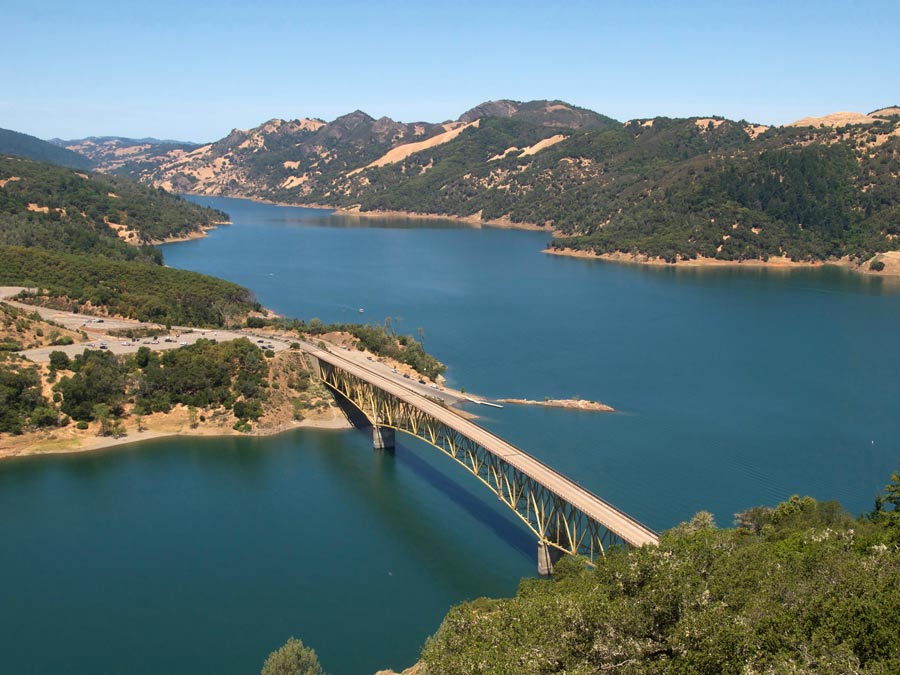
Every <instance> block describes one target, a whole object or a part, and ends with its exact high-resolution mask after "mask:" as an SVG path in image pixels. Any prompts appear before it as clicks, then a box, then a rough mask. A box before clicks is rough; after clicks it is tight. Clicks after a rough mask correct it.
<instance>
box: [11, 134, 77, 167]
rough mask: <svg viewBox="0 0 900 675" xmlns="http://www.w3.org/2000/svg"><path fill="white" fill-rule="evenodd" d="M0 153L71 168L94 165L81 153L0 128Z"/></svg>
mask: <svg viewBox="0 0 900 675" xmlns="http://www.w3.org/2000/svg"><path fill="white" fill-rule="evenodd" d="M0 155H10V156H13V157H25V158H26V159H33V160H36V161H38V162H49V163H51V164H56V165H57V166H66V167H69V168H71V169H91V168H93V166H94V163H93V162H92V161H91V160H90V159H89V158H88V157H86V156H84V155H82V154H79V153H77V152H72V151H71V150H67V149H66V148H60V147H58V146H56V145H54V144H53V143H49V142H47V141H42V140H41V139H40V138H37V137H35V136H29V135H28V134H22V133H19V132H18V131H11V130H9V129H0Z"/></svg>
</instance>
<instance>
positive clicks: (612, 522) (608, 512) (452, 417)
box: [304, 344, 659, 546]
mask: <svg viewBox="0 0 900 675" xmlns="http://www.w3.org/2000/svg"><path fill="white" fill-rule="evenodd" d="M304 349H306V350H308V351H309V352H310V353H311V354H313V355H314V356H316V357H317V358H319V359H321V360H322V361H325V362H327V363H330V364H332V365H334V366H336V367H338V368H342V369H344V370H346V371H347V372H349V373H351V374H353V375H355V376H356V377H359V378H361V379H363V380H366V381H367V382H369V383H371V384H373V385H375V386H377V387H379V388H381V389H383V390H384V391H386V392H388V393H389V394H392V395H393V396H396V397H397V398H399V399H401V400H403V401H405V402H407V403H410V404H411V405H414V406H416V407H417V408H419V409H420V410H422V411H424V412H426V413H427V414H429V415H431V416H432V417H434V418H436V419H438V420H440V421H441V422H442V423H443V424H446V425H447V426H449V427H452V428H453V429H456V430H457V431H458V432H460V433H461V434H463V435H464V436H466V437H468V438H469V439H471V440H473V441H475V442H476V443H478V444H479V445H481V446H482V447H483V448H485V449H487V450H488V451H490V452H491V453H493V454H494V455H496V456H498V457H500V458H502V459H503V461H505V462H507V463H508V464H510V465H511V466H513V467H515V468H516V469H518V470H519V471H521V472H522V473H524V474H525V475H527V476H529V477H531V478H533V479H534V480H536V481H537V482H539V483H540V484H541V485H543V486H544V487H545V488H547V489H548V490H550V491H551V492H553V493H554V494H556V495H557V496H559V497H561V498H562V499H564V500H565V501H567V502H568V503H569V504H571V505H572V506H574V507H575V508H577V509H579V510H580V511H581V512H582V513H584V514H585V515H587V516H589V517H590V518H592V519H594V520H595V521H597V522H599V523H602V524H603V525H604V527H606V528H607V529H608V530H610V531H612V532H615V533H616V534H617V535H618V536H620V537H621V538H622V539H624V540H625V541H626V542H628V543H629V544H632V545H633V546H643V545H644V544H658V543H659V537H658V535H657V534H656V533H655V532H654V531H653V530H651V529H650V528H648V527H646V526H644V525H642V524H641V523H639V522H638V521H636V520H634V519H633V518H631V517H630V516H629V515H628V514H626V513H623V512H622V511H620V510H619V509H617V508H616V507H614V506H613V505H612V504H609V503H608V502H606V501H604V500H603V499H601V498H600V497H598V496H597V495H595V494H593V493H592V492H590V491H588V490H586V489H584V488H583V487H581V486H580V485H578V484H577V483H575V482H573V481H572V480H570V479H569V478H566V477H565V476H564V475H562V474H561V473H559V472H557V471H555V470H553V469H552V468H550V467H549V466H547V465H546V464H544V463H543V462H541V461H540V460H538V459H536V458H534V457H532V456H531V455H529V454H528V453H526V452H524V451H523V450H520V449H519V448H517V447H515V446H514V445H511V444H510V443H508V442H506V441H505V440H503V439H502V438H500V437H499V436H497V435H495V434H492V433H491V432H490V431H488V430H487V429H484V428H482V427H480V426H478V425H477V424H474V423H473V422H470V421H469V420H466V419H463V418H462V417H460V416H459V415H457V414H455V413H454V412H452V411H450V410H447V409H446V408H444V407H442V406H440V405H438V404H437V403H435V402H433V401H430V400H428V399H427V398H424V397H423V396H422V395H420V394H419V393H417V392H416V391H413V390H412V389H411V388H410V386H409V385H408V384H406V383H404V382H397V381H395V380H393V379H390V378H388V377H385V376H384V375H382V374H381V373H379V372H377V371H376V369H375V368H372V367H370V365H369V364H365V365H363V364H360V363H357V362H356V361H354V360H351V359H349V358H347V357H346V356H345V355H344V354H343V353H342V354H336V353H334V352H332V351H326V350H323V349H319V348H317V347H314V346H313V345H309V344H305V345H304Z"/></svg>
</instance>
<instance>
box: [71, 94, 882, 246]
mask: <svg viewBox="0 0 900 675" xmlns="http://www.w3.org/2000/svg"><path fill="white" fill-rule="evenodd" d="M73 147H75V146H73ZM123 153H124V150H123ZM125 154H127V153H125ZM123 156H124V155H123ZM106 169H107V170H116V171H126V172H129V173H131V174H132V175H135V176H136V177H138V178H139V179H140V180H141V181H144V182H148V183H151V184H154V185H159V186H164V187H166V188H167V189H171V190H175V191H184V192H193V193H200V194H218V195H228V196H237V197H253V198H262V199H269V200H274V201H279V202H286V203H296V204H320V205H321V204H324V205H331V206H337V207H344V208H353V209H359V210H361V211H363V212H365V211H371V210H397V211H407V212H414V213H423V214H438V215H448V216H459V217H466V218H468V219H473V220H481V221H485V222H490V221H503V222H506V223H510V222H511V223H523V224H531V225H539V226H545V227H547V228H548V230H551V229H552V230H553V231H554V232H555V233H556V234H557V239H556V240H554V242H553V243H552V244H551V246H553V247H555V248H558V249H578V250H583V251H589V252H592V253H597V254H625V255H626V256H633V257H634V258H636V259H648V258H649V259H660V260H666V261H669V262H675V261H678V260H684V259H693V258H713V259H719V260H725V261H737V260H766V259H768V258H769V257H772V256H784V257H788V258H792V259H794V260H798V261H816V260H829V259H838V258H846V257H849V258H853V259H856V260H857V261H864V260H868V259H870V258H872V256H873V255H875V254H876V253H878V252H881V251H890V250H895V249H898V248H900V224H898V223H900V108H897V107H893V108H884V109H881V110H877V111H874V112H872V113H869V114H867V115H862V114H839V115H833V116H828V117H825V118H806V119H804V120H800V121H798V122H796V123H794V124H793V125H788V126H784V127H773V128H767V127H765V126H761V125H755V124H750V123H748V122H745V121H737V122H736V121H731V120H726V119H722V118H716V117H712V118H709V117H704V118H688V119H669V118H665V117H657V118H653V119H645V120H632V121H631V122H628V123H626V124H621V123H619V122H617V121H615V120H613V119H610V118H608V117H604V116H603V115H599V114H597V113H595V112H592V111H589V110H585V109H582V108H577V107H575V106H572V105H570V104H567V103H564V102H562V101H531V102H527V103H521V102H517V101H489V102H487V103H484V104H481V105H479V106H476V107H475V108H472V109H471V110H469V111H467V112H465V113H463V115H461V116H460V117H459V119H457V120H456V121H452V122H444V123H441V124H429V123H413V124H404V123H400V122H395V121H393V120H390V119H388V118H382V119H379V120H375V119H373V118H371V117H369V116H368V115H366V114H365V113H362V112H360V111H356V112H354V113H350V114H349V115H344V116H342V117H339V118H338V119H336V120H334V121H333V122H330V123H326V122H324V121H321V120H312V119H301V120H292V121H284V120H271V121H269V122H267V123H265V124H264V125H261V126H259V127H257V128H255V129H251V130H248V131H241V130H235V131H233V132H232V133H231V134H230V135H229V136H227V137H226V138H224V139H222V140H221V141H218V142H216V143H213V144H210V145H205V146H201V147H198V148H196V149H193V150H189V151H188V150H184V149H178V150H173V151H172V152H170V153H168V154H166V155H158V156H155V157H154V158H152V159H150V160H147V161H144V162H143V163H142V164H141V165H140V166H139V167H138V166H137V165H132V166H130V168H127V169H126V168H125V167H124V166H121V165H119V166H114V165H107V166H106Z"/></svg>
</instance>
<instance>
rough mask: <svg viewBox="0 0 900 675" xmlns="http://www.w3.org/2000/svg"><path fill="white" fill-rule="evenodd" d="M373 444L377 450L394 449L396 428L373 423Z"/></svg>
mask: <svg viewBox="0 0 900 675" xmlns="http://www.w3.org/2000/svg"><path fill="white" fill-rule="evenodd" d="M372 445H373V446H374V448H375V449H376V450H393V449H394V430H393V429H391V428H390V427H379V426H378V425H377V424H376V425H372Z"/></svg>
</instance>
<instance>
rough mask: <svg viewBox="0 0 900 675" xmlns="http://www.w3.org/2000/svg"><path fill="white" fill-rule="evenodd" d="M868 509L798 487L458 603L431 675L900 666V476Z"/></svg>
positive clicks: (877, 669) (433, 643)
mask: <svg viewBox="0 0 900 675" xmlns="http://www.w3.org/2000/svg"><path fill="white" fill-rule="evenodd" d="M878 506H879V507H878V509H877V510H876V511H875V512H874V513H873V514H871V515H870V516H868V517H864V518H860V519H854V518H851V517H850V516H849V515H848V514H846V513H845V512H843V511H842V510H841V508H840V506H839V505H838V504H837V503H836V502H817V501H816V500H814V499H812V498H809V497H804V498H799V497H792V498H791V499H790V501H788V502H785V503H782V504H779V505H778V506H777V507H775V508H774V509H769V508H763V507H760V508H755V509H751V510H749V511H747V512H745V513H742V514H738V516H737V520H736V523H737V525H738V527H737V528H735V529H717V528H716V527H715V526H714V525H713V524H712V520H711V517H710V515H709V514H704V513H700V514H698V515H697V516H696V517H695V518H694V519H693V520H692V521H691V522H690V523H687V524H684V525H682V526H680V527H677V528H675V529H673V530H670V531H669V532H667V533H664V535H663V536H662V539H661V542H660V545H659V546H658V547H654V546H647V547H644V548H642V549H631V550H615V551H613V552H611V554H610V555H609V556H608V557H607V558H606V559H604V560H601V561H600V562H599V564H598V565H597V567H596V569H594V570H589V569H585V568H584V567H583V566H582V564H581V563H579V562H578V561H577V560H575V559H566V560H563V561H561V562H560V563H559V564H558V565H557V567H556V571H555V577H554V579H553V580H552V581H542V580H538V579H526V580H523V581H522V582H521V584H520V586H519V590H518V593H517V594H516V597H514V598H511V599H507V600H487V599H480V600H475V601H473V602H469V603H465V604H463V605H460V606H458V607H455V608H453V609H452V610H451V611H450V612H449V614H448V615H447V617H446V618H445V619H444V622H443V624H442V625H441V628H440V630H439V631H438V632H437V634H436V635H435V636H434V637H433V638H431V639H430V640H429V641H428V643H427V644H426V645H425V648H424V650H423V654H422V657H423V661H424V663H425V666H426V670H427V672H428V674H429V675H463V674H465V675H482V674H483V675H488V674H490V675H520V674H521V673H528V674H529V675H541V674H548V675H549V674H550V673H570V674H574V673H578V674H582V673H583V674H585V675H587V674H588V673H627V674H628V675H644V674H646V675H669V674H671V675H676V674H679V675H680V674H687V673H690V674H691V675H762V674H764V673H765V674H769V673H771V674H775V673H784V674H787V673H792V674H794V675H813V674H815V675H839V674H844V673H867V674H872V675H876V674H877V675H890V674H892V673H897V672H900V640H897V636H898V635H900V510H898V507H900V477H898V475H897V474H896V473H895V474H894V475H893V478H892V483H891V484H890V485H889V486H888V487H887V490H886V492H885V494H884V495H883V497H882V498H881V499H880V501H879V505H878Z"/></svg>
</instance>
